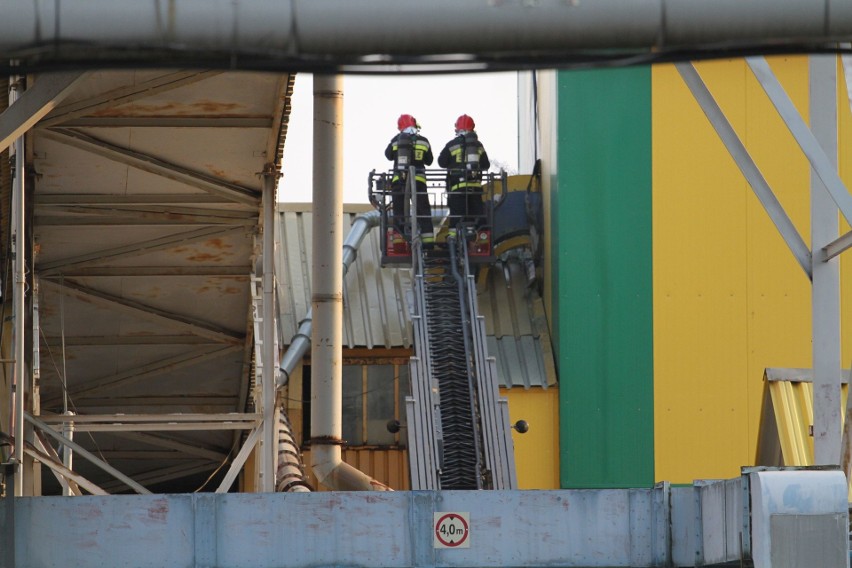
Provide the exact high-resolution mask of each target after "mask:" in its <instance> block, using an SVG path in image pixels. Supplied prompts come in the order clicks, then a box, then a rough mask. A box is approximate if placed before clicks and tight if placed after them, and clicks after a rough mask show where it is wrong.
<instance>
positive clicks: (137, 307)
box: [41, 278, 245, 345]
mask: <svg viewBox="0 0 852 568" xmlns="http://www.w3.org/2000/svg"><path fill="white" fill-rule="evenodd" d="M41 284H43V285H46V286H47V287H48V288H53V289H54V291H57V292H58V293H61V294H67V295H69V296H75V297H77V298H80V299H82V300H83V301H86V302H96V303H99V304H101V305H102V306H106V307H108V308H109V309H112V310H116V311H120V312H124V313H128V314H131V315H134V316H136V317H140V318H143V319H147V320H149V321H155V322H157V323H162V324H165V325H169V326H171V327H177V328H181V329H185V330H187V331H189V332H190V333H193V334H195V335H199V336H201V337H207V338H209V339H213V340H216V341H219V342H222V343H228V344H231V345H236V344H242V343H243V341H245V338H244V337H243V336H242V335H241V334H239V333H236V332H234V331H231V330H230V329H227V328H224V327H221V326H217V325H214V324H212V323H210V322H206V321H202V320H199V319H196V318H192V317H189V316H185V315H182V314H177V313H173V312H167V311H165V310H161V309H159V308H155V307H153V306H149V305H146V304H143V303H142V302H137V301H135V300H129V299H127V298H121V297H119V296H113V295H112V294H108V293H106V292H101V291H99V290H95V289H93V288H88V287H86V286H82V285H80V284H77V283H76V282H74V281H73V280H64V281H63V282H62V284H59V283H58V282H55V281H53V280H50V279H47V278H43V279H42V280H41Z"/></svg>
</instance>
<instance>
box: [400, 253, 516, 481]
mask: <svg viewBox="0 0 852 568" xmlns="http://www.w3.org/2000/svg"><path fill="white" fill-rule="evenodd" d="M448 245H449V247H450V251H449V252H450V254H449V256H448V257H447V256H444V255H441V256H431V255H429V254H424V253H423V252H422V251H421V249H420V245H419V243H417V242H416V241H415V244H414V247H413V249H414V250H413V255H412V256H413V263H412V264H413V267H412V268H413V270H414V279H413V282H414V303H415V306H414V317H413V318H412V322H413V326H414V338H415V357H413V358H412V360H411V385H412V386H411V388H412V396H410V397H408V398H407V400H406V407H407V412H408V440H409V456H410V461H411V478H412V489H415V490H416V489H514V488H516V486H517V482H516V479H515V462H514V452H513V448H512V440H511V436H510V434H509V429H510V426H509V416H508V405H507V402H506V400H505V399H501V398H500V397H499V388H498V384H497V373H496V364H495V361H494V359H493V358H492V357H488V354H487V351H486V343H485V323H484V321H483V318H482V316H480V315H479V313H478V309H477V305H476V284H475V279H474V277H473V276H472V275H471V274H470V266H469V263H468V258H467V247H466V242H465V240H464V239H459V240H458V242H457V241H456V239H450V240H449V242H448Z"/></svg>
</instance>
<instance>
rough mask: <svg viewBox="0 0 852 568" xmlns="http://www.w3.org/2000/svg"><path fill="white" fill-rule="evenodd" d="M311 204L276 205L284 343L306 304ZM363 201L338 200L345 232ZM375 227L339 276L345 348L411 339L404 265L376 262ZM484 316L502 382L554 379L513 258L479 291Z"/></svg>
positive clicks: (535, 310)
mask: <svg viewBox="0 0 852 568" xmlns="http://www.w3.org/2000/svg"><path fill="white" fill-rule="evenodd" d="M311 208H312V206H311V204H286V205H281V206H280V207H279V221H280V222H279V227H278V243H279V244H278V250H277V255H276V263H277V264H276V274H277V277H278V278H277V279H278V301H279V314H280V320H279V329H280V331H281V336H282V344H284V345H287V344H289V343H290V341H291V339H292V337H293V336H294V335H295V334H296V332H297V331H298V328H299V324H300V322H301V321H302V319H303V318H304V317H305V315H306V314H307V311H308V309H309V308H310V306H311V285H310V282H311V273H310V270H311V250H312V243H311V214H310V212H311ZM371 209H372V208H371V207H370V206H369V205H350V206H346V207H345V213H346V214H345V215H344V228H345V232H347V233H348V230H349V227H350V226H351V224H352V222H353V221H354V219H355V218H356V217H357V215H358V214H360V213H363V212H366V211H370V210H371ZM379 239H380V235H379V231H378V230H377V229H374V230H372V231H370V233H369V234H368V235H367V236H366V237H365V239H364V242H363V243H362V245H361V250H359V251H358V256H357V258H356V260H355V262H354V263H353V264H352V267H351V268H350V269H349V273H348V274H347V275H346V277H345V280H344V291H343V298H344V307H343V341H344V345H345V346H346V347H348V348H355V347H366V348H368V349H374V348H394V347H397V348H399V347H402V348H410V347H412V333H411V314H410V308H409V306H410V303H411V300H410V287H411V271H410V270H409V269H408V268H390V267H389V268H381V252H380V246H379V245H380V241H379ZM479 312H480V314H482V315H483V316H484V317H485V326H486V333H487V335H488V350H489V354H490V355H492V356H494V357H495V359H496V361H497V372H498V377H499V379H500V383H501V385H503V386H506V387H510V388H511V387H523V388H530V387H545V388H546V387H548V386H552V385H554V384H556V374H555V370H554V366H553V360H552V351H551V346H550V338H549V335H548V333H547V327H546V323H545V321H544V317H543V313H544V309H543V304H542V300H541V298H540V297H539V295H538V293H537V292H536V291H535V289H534V288H531V287H528V286H527V281H526V276H525V273H524V268H523V266H522V265H521V264H520V263H517V262H509V263H507V264H505V265H497V266H496V267H495V268H493V269H492V270H490V271H489V275H488V285H487V286H486V289H485V291H483V292H482V293H481V294H480V295H479Z"/></svg>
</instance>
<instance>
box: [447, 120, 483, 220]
mask: <svg viewBox="0 0 852 568" xmlns="http://www.w3.org/2000/svg"><path fill="white" fill-rule="evenodd" d="M474 128H476V124H474V122H473V119H472V118H471V117H470V116H468V115H466V114H463V115H461V116H460V117H458V119H456V124H455V129H456V137H455V138H453V139H452V140H450V141H449V142H447V144H446V146H444V149H443V150H441V154H440V155H439V156H438V165H439V166H441V167H442V168H446V169H447V206H448V207H449V209H450V229H449V233H448V234H449V236H455V234H456V226H458V224H459V223H473V225H474V226H476V225H479V224H481V223H482V221H483V216H484V207H483V203H482V172H484V171H487V170H488V168H490V167H491V162H490V161H489V160H488V154H487V153H486V152H485V148H484V147H483V146H482V142H480V141H479V138H478V137H477V135H476V132H475V131H474Z"/></svg>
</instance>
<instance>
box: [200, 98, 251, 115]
mask: <svg viewBox="0 0 852 568" xmlns="http://www.w3.org/2000/svg"><path fill="white" fill-rule="evenodd" d="M192 106H193V107H195V108H196V109H198V110H200V111H202V112H204V113H207V114H213V113H216V114H217V115H221V114H223V113H227V112H233V111H235V110H237V109H240V108H244V105H241V104H239V103H220V102H216V101H209V100H207V101H198V102H196V103H192Z"/></svg>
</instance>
